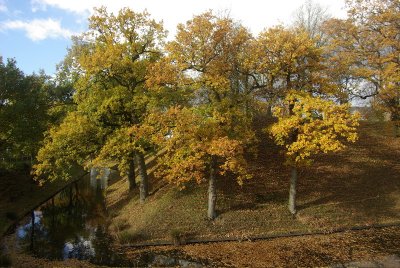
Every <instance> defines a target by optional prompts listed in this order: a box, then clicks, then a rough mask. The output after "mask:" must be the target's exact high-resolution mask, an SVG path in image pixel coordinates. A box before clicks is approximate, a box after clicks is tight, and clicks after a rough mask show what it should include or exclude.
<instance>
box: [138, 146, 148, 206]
mask: <svg viewBox="0 0 400 268" xmlns="http://www.w3.org/2000/svg"><path fill="white" fill-rule="evenodd" d="M135 155H136V163H137V165H138V169H139V176H140V186H139V192H140V202H142V203H143V202H144V201H145V200H146V197H147V196H148V195H149V179H148V177H147V168H146V163H145V161H144V155H143V153H141V152H136V154H135Z"/></svg>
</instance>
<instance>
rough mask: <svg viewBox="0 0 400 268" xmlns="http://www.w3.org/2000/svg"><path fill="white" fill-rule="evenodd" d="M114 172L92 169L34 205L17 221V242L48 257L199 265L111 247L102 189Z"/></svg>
mask: <svg viewBox="0 0 400 268" xmlns="http://www.w3.org/2000/svg"><path fill="white" fill-rule="evenodd" d="M113 176H118V174H117V172H116V171H112V170H106V171H105V172H97V171H95V170H94V171H92V172H91V174H88V175H87V176H85V177H83V178H82V179H80V180H78V181H76V182H74V183H71V184H70V185H69V186H68V187H66V188H65V189H64V190H62V191H61V192H59V193H58V194H57V195H55V196H54V197H52V198H51V199H50V200H49V201H47V202H45V203H44V204H42V205H40V206H38V207H37V208H35V209H34V210H33V211H32V212H31V213H30V215H28V216H26V217H25V218H24V219H22V220H21V221H20V223H19V225H17V227H16V229H15V234H14V235H15V239H16V246H17V247H18V248H19V249H20V250H21V251H23V252H26V253H29V254H33V255H35V256H36V257H39V258H46V259H51V260H66V259H69V258H76V259H80V260H89V261H90V262H91V263H94V264H99V265H106V266H153V265H157V266H170V265H173V266H176V265H178V266H190V267H201V266H202V265H199V264H197V263H195V262H191V261H187V260H184V259H179V258H176V257H173V256H165V255H159V254H153V253H146V254H143V255H142V256H139V257H138V258H136V259H134V260H131V259H128V258H126V256H125V254H124V253H123V252H119V251H116V250H115V249H114V248H113V247H112V245H113V237H112V236H111V235H110V234H109V232H108V227H109V224H110V220H109V212H108V211H107V206H106V201H105V189H106V188H107V184H108V181H109V180H110V179H111V178H112V177H113Z"/></svg>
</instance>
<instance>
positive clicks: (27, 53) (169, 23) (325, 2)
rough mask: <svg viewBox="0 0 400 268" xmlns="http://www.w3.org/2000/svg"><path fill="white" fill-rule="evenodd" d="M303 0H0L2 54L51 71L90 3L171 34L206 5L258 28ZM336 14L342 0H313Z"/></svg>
mask: <svg viewBox="0 0 400 268" xmlns="http://www.w3.org/2000/svg"><path fill="white" fill-rule="evenodd" d="M303 2H304V1H303V0H279V1H276V0H271V1H269V0H264V1H259V0H246V1H244V0H240V1H239V0H238V1H235V0H202V1H199V0H168V1H166V0H109V1H107V0H25V1H24V0H0V56H2V57H3V60H5V59H6V58H15V59H16V60H17V65H18V67H19V68H21V69H22V70H23V71H24V72H25V73H27V74H30V73H32V72H38V71H39V70H40V69H43V70H45V72H46V73H47V74H53V73H54V72H55V70H56V64H57V63H59V62H60V61H62V60H63V58H64V56H65V54H66V53H67V48H68V46H70V44H71V42H70V39H71V36H72V35H77V34H79V33H81V32H82V31H84V30H85V29H86V28H87V18H88V17H89V16H90V14H91V12H92V10H93V7H95V6H102V5H103V6H106V7H107V9H108V10H109V11H112V12H116V11H118V10H119V9H120V8H122V7H130V8H131V9H133V10H135V11H143V10H144V9H147V10H148V11H149V12H150V14H152V16H153V17H154V18H155V19H156V20H163V22H164V26H165V28H166V29H167V30H168V31H169V32H170V38H171V37H172V36H173V35H174V32H175V28H176V25H177V24H178V23H181V22H185V21H187V20H188V19H190V18H191V17H192V16H193V15H194V14H199V13H201V12H203V11H206V10H208V9H213V10H218V11H227V12H229V13H230V15H231V16H232V17H234V18H235V19H237V20H239V21H241V22H242V23H243V24H244V25H245V26H246V27H249V28H250V29H251V30H252V31H253V33H254V34H257V33H258V32H259V31H261V30H262V29H263V28H265V27H269V26H272V25H275V24H278V23H288V22H290V21H291V20H292V18H293V14H294V12H295V10H296V9H297V8H298V7H299V6H300V5H301V4H303ZM314 2H317V3H319V4H321V5H322V6H324V7H326V8H327V9H328V12H329V13H330V14H331V15H332V16H335V17H340V18H343V17H345V16H346V12H345V10H344V0H335V1H331V0H314Z"/></svg>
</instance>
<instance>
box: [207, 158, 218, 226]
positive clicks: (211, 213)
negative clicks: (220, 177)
mask: <svg viewBox="0 0 400 268" xmlns="http://www.w3.org/2000/svg"><path fill="white" fill-rule="evenodd" d="M216 175H217V167H216V159H215V157H212V158H211V162H210V180H209V184H208V213H207V216H208V218H209V219H210V220H213V219H215V218H216V216H217V213H216V211H215V205H216V202H217V192H216Z"/></svg>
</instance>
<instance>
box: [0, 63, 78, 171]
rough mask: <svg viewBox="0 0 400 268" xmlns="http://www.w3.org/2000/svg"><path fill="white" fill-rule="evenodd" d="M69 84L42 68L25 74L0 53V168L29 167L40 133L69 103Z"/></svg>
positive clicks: (61, 114)
mask: <svg viewBox="0 0 400 268" xmlns="http://www.w3.org/2000/svg"><path fill="white" fill-rule="evenodd" d="M72 91H73V89H72V85H69V86H68V85H63V84H61V83H58V82H56V81H55V80H54V79H50V77H49V76H47V75H46V74H45V73H44V72H39V74H32V75H26V74H24V73H23V72H22V71H21V70H20V69H19V68H18V67H17V64H16V61H15V60H14V59H8V60H7V61H6V62H3V59H2V58H1V57H0V122H1V123H0V171H10V170H19V171H21V170H23V169H25V170H26V169H27V170H29V169H30V165H31V164H32V161H33V160H34V159H35V157H36V154H37V152H38V150H39V148H40V146H41V141H42V140H43V133H44V132H45V131H46V130H47V129H48V128H49V127H50V126H51V125H54V124H56V123H58V122H59V121H60V120H61V119H62V118H63V117H64V116H65V114H66V112H67V108H66V107H67V105H68V104H72Z"/></svg>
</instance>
